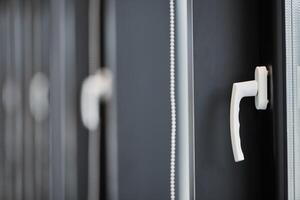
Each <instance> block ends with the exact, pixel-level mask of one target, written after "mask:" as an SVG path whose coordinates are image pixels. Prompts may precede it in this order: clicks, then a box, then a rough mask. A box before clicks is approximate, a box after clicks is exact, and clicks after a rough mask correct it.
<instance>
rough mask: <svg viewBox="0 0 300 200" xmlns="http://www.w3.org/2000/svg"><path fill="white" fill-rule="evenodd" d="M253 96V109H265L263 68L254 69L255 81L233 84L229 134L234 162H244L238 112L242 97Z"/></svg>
mask: <svg viewBox="0 0 300 200" xmlns="http://www.w3.org/2000/svg"><path fill="white" fill-rule="evenodd" d="M252 96H255V107H256V109H258V110H265V109H267V105H268V71H267V68H266V67H265V66H260V67H256V69H255V80H252V81H245V82H239V83H234V84H233V86H232V94H231V103H230V133H231V144H232V151H233V156H234V160H235V162H239V161H242V160H244V154H243V151H242V147H241V139H240V122H239V111H240V102H241V99H242V98H243V97H252Z"/></svg>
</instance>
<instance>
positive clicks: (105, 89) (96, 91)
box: [80, 70, 112, 131]
mask: <svg viewBox="0 0 300 200" xmlns="http://www.w3.org/2000/svg"><path fill="white" fill-rule="evenodd" d="M111 93H112V75H111V73H110V71H109V70H99V71H98V72H96V73H95V74H93V75H90V76H89V77H88V78H86V79H85V80H84V82H83V84H82V89H81V106H80V109H81V117H82V121H83V124H84V125H85V126H86V128H88V129H89V130H90V131H94V130H96V129H97V128H98V125H99V101H100V100H101V99H107V98H109V97H110V96H111Z"/></svg>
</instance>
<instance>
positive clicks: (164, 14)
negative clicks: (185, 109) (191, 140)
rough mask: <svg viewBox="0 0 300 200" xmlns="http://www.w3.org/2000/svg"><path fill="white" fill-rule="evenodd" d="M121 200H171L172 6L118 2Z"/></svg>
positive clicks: (130, 0)
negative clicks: (170, 61) (170, 76)
mask: <svg viewBox="0 0 300 200" xmlns="http://www.w3.org/2000/svg"><path fill="white" fill-rule="evenodd" d="M116 23H117V74H116V76H117V95H118V103H117V107H118V108H117V111H118V137H119V139H118V143H119V146H118V148H119V155H118V156H119V197H120V199H121V200H127V199H128V200H140V199H144V200H147V199H149V200H153V199H157V200H158V199H168V198H169V160H170V158H169V152H170V151H169V149H170V141H169V139H170V103H169V42H168V41H169V2H168V1H161V0H152V1H148V0H126V1H124V0H117V1H116Z"/></svg>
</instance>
